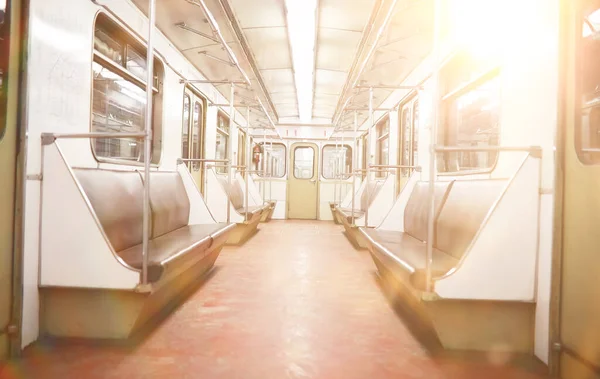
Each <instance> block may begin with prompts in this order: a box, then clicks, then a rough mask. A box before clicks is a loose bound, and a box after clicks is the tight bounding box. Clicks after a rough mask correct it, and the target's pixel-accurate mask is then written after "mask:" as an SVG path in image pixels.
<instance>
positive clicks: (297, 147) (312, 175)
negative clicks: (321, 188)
mask: <svg viewBox="0 0 600 379" xmlns="http://www.w3.org/2000/svg"><path fill="white" fill-rule="evenodd" d="M299 149H310V150H311V151H312V152H313V156H312V166H311V175H310V177H309V178H299V177H297V176H296V151H298V150H299ZM292 154H293V155H294V167H293V170H292V175H293V176H294V179H296V180H312V179H313V178H314V177H315V159H317V151H316V150H315V147H314V146H308V145H301V146H296V147H294V151H292ZM318 168H319V166H318V165H317V171H318ZM316 174H317V175H316V177H317V178H318V177H319V173H318V172H317V173H316Z"/></svg>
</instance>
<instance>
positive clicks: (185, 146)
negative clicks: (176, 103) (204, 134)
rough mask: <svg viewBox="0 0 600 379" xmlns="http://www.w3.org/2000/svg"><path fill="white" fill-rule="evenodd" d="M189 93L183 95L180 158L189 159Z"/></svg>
mask: <svg viewBox="0 0 600 379" xmlns="http://www.w3.org/2000/svg"><path fill="white" fill-rule="evenodd" d="M190 102H191V101H190V95H188V94H187V93H186V94H185V95H184V96H183V124H182V125H181V158H183V159H189V157H190V147H189V138H190V137H189V135H190Z"/></svg>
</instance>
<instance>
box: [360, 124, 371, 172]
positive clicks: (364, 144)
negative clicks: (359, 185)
mask: <svg viewBox="0 0 600 379" xmlns="http://www.w3.org/2000/svg"><path fill="white" fill-rule="evenodd" d="M368 141H369V138H368V137H367V134H365V135H364V136H363V137H362V167H361V168H362V169H363V172H362V178H363V179H364V178H365V176H366V175H367V173H366V171H364V170H366V169H367V162H368V158H369V148H368V146H367V145H368V143H367V142H368Z"/></svg>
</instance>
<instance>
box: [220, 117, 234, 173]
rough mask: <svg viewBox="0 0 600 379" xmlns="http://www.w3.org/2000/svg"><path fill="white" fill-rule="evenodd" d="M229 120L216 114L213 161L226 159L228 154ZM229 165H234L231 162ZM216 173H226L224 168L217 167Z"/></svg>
mask: <svg viewBox="0 0 600 379" xmlns="http://www.w3.org/2000/svg"><path fill="white" fill-rule="evenodd" d="M229 126H230V125H229V118H228V117H227V116H225V114H223V113H221V112H219V113H218V114H217V142H216V148H215V159H228V158H229V157H228V154H229V146H228V145H229ZM231 164H234V163H233V162H231ZM217 172H220V173H226V172H227V169H226V168H225V167H217Z"/></svg>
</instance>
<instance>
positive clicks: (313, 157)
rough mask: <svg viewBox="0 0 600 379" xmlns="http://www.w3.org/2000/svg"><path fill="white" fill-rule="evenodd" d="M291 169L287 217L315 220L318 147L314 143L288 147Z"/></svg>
mask: <svg viewBox="0 0 600 379" xmlns="http://www.w3.org/2000/svg"><path fill="white" fill-rule="evenodd" d="M290 151H291V152H290V154H291V157H290V160H291V163H292V164H291V167H292V170H291V172H290V179H289V191H288V218H296V219H304V220H316V219H317V201H318V187H319V183H318V180H317V178H318V177H319V175H318V172H317V167H318V163H317V162H318V161H319V157H318V154H319V149H318V148H317V145H315V144H314V143H296V144H293V145H292V148H291V149H290Z"/></svg>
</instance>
